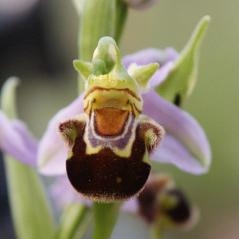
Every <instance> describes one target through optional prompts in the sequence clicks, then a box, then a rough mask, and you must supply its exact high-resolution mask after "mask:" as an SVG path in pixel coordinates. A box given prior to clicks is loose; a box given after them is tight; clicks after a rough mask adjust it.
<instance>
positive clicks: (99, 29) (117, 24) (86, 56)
mask: <svg viewBox="0 0 239 239" xmlns="http://www.w3.org/2000/svg"><path fill="white" fill-rule="evenodd" d="M79 4H81V12H80V19H81V20H80V29H79V58H80V59H81V60H85V61H90V60H91V58H92V55H93V52H94V49H95V47H96V46H97V43H98V41H99V39H100V38H101V37H103V36H111V37H113V38H115V39H116V41H117V40H119V39H120V36H121V33H122V31H123V26H124V24H125V19H126V16H127V6H126V4H125V3H124V2H123V1H122V0H81V1H79ZM83 87H84V83H83V81H82V80H80V79H79V89H80V93H81V92H82V91H83V89H84V88H83Z"/></svg>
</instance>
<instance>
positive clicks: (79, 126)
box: [59, 120, 85, 146]
mask: <svg viewBox="0 0 239 239" xmlns="http://www.w3.org/2000/svg"><path fill="white" fill-rule="evenodd" d="M84 127H85V123H84V122H81V121H78V120H68V121H65V122H63V123H61V124H60V125H59V130H60V133H61V134H62V135H63V137H64V138H65V140H66V141H67V143H68V144H69V145H70V146H72V145H73V144H74V141H75V138H74V137H73V135H74V134H72V132H73V131H76V133H75V135H79V134H82V131H83V130H84Z"/></svg>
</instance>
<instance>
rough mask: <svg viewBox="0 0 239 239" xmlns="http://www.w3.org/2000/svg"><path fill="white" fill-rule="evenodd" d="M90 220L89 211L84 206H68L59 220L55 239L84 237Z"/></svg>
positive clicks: (78, 238)
mask: <svg viewBox="0 0 239 239" xmlns="http://www.w3.org/2000/svg"><path fill="white" fill-rule="evenodd" d="M91 218H92V215H91V212H90V209H88V208H87V207H85V206H84V205H79V204H71V205H69V206H68V207H67V208H66V209H65V211H64V213H63V215H62V218H61V222H60V226H59V230H58V232H57V234H56V237H55V239H74V238H77V239H80V238H82V237H83V236H84V234H85V232H86V230H87V227H88V226H89V223H90V220H91Z"/></svg>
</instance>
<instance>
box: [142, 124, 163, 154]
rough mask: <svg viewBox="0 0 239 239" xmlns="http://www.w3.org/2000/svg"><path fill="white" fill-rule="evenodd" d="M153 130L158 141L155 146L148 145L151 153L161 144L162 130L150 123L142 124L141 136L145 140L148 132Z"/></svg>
mask: <svg viewBox="0 0 239 239" xmlns="http://www.w3.org/2000/svg"><path fill="white" fill-rule="evenodd" d="M150 129H151V130H153V132H154V134H155V135H156V137H157V140H156V141H155V143H154V144H153V145H150V144H147V145H146V147H147V150H148V152H149V153H151V152H152V151H153V150H154V149H155V148H156V147H157V146H158V144H159V142H160V140H161V139H162V134H163V132H162V130H161V129H160V128H158V127H157V126H156V125H154V124H151V123H150V122H144V123H141V124H140V131H139V135H140V137H142V138H145V134H146V132H147V131H148V130H150Z"/></svg>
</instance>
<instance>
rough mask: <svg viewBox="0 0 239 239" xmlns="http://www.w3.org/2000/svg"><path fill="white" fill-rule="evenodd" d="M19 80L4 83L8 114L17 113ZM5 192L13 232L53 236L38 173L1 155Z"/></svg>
mask: <svg viewBox="0 0 239 239" xmlns="http://www.w3.org/2000/svg"><path fill="white" fill-rule="evenodd" d="M17 83H18V81H17V80H16V79H15V78H11V79H9V80H8V81H7V83H5V85H4V87H3V90H2V95H1V104H2V110H3V111H4V112H5V113H6V115H8V117H10V118H15V117H16V104H15V89H16V86H17ZM4 160H5V168H6V176H7V184H8V192H9V198H10V205H11V211H12V217H13V222H14V227H15V233H16V235H17V238H18V239H33V238H34V239H45V238H52V237H53V234H54V231H55V227H54V222H53V217H52V214H51V211H50V208H49V206H48V202H47V200H46V196H45V192H44V189H43V186H42V183H41V181H40V178H39V176H38V175H37V174H36V172H35V170H34V169H33V168H31V167H29V166H28V165H24V164H22V163H21V162H19V161H17V160H15V159H13V158H12V157H9V156H7V155H5V156H4Z"/></svg>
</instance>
